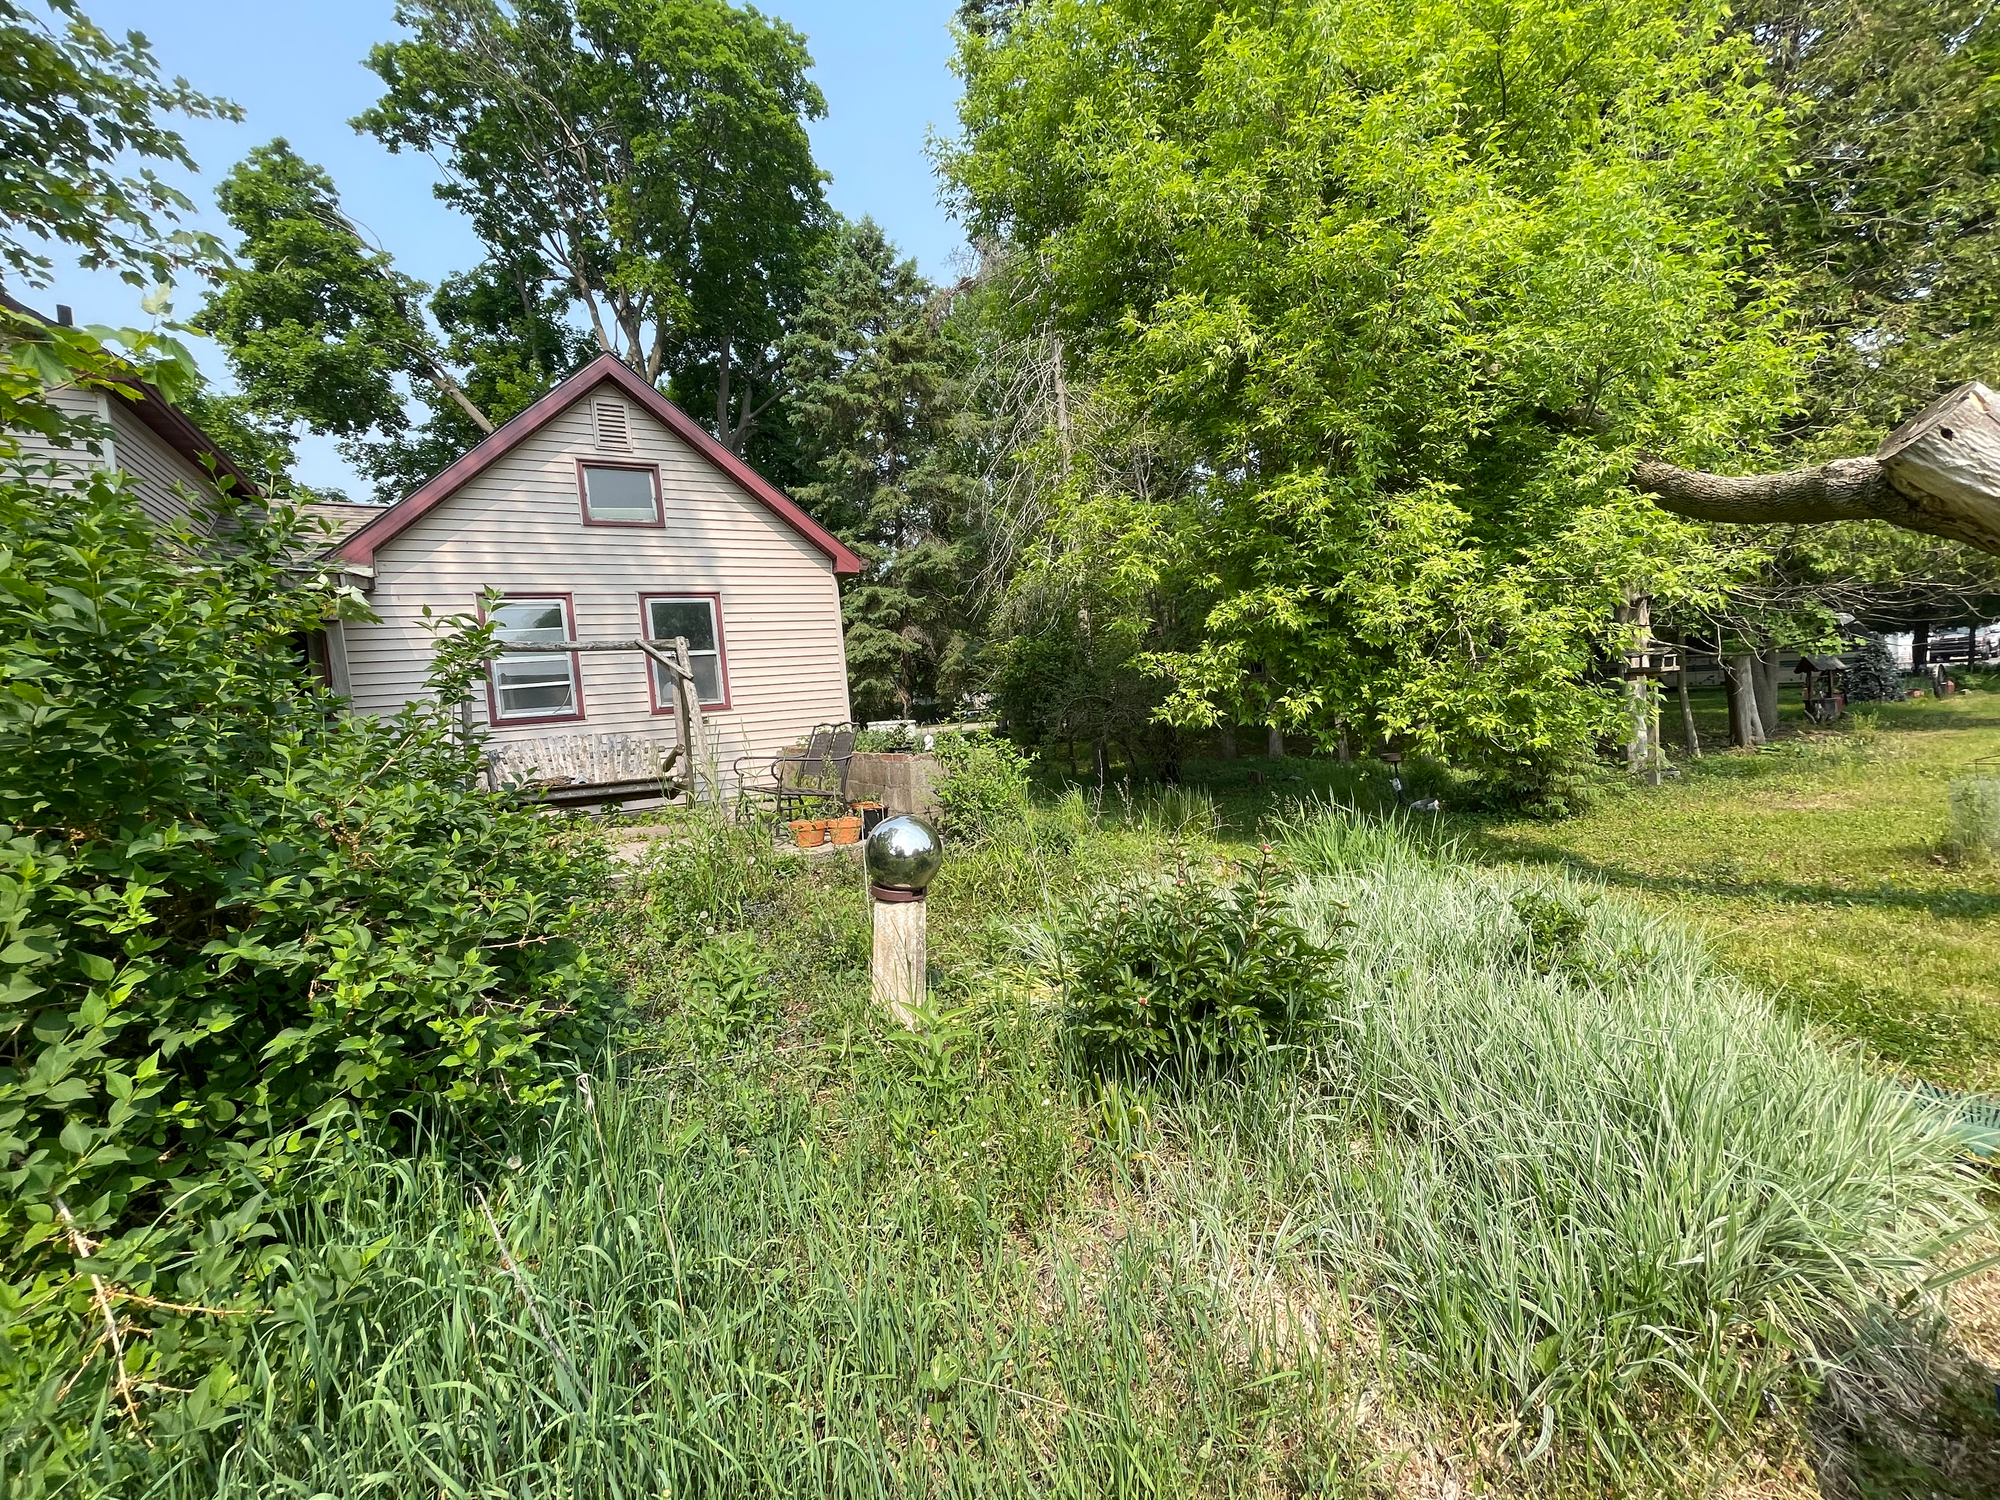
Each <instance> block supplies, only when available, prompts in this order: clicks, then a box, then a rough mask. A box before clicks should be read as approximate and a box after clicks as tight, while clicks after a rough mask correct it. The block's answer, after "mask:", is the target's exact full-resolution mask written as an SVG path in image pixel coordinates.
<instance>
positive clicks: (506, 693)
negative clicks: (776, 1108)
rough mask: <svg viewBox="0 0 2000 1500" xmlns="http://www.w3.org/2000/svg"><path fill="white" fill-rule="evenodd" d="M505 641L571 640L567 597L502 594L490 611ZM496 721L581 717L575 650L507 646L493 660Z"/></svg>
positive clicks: (541, 641)
mask: <svg viewBox="0 0 2000 1500" xmlns="http://www.w3.org/2000/svg"><path fill="white" fill-rule="evenodd" d="M487 618H488V619H489V620H491V621H492V622H493V623H494V625H495V627H496V629H495V631H494V634H495V635H496V636H498V637H499V638H500V639H501V640H502V641H509V642H516V641H521V642H535V643H537V644H543V643H546V644H549V645H554V644H555V643H557V642H559V641H567V640H570V639H572V636H571V635H570V606H569V600H568V598H566V597H564V596H563V595H559V594H558V595H554V596H551V597H548V598H541V599H503V600H501V601H500V602H499V603H498V604H495V605H494V606H493V607H492V611H491V613H489V614H488V615H487ZM492 672H493V678H492V691H493V700H492V701H493V722H494V723H496V724H520V723H527V722H533V721H537V720H548V719H580V718H582V717H583V694H582V692H581V690H580V686H579V684H578V681H577V670H576V653H575V652H573V651H534V652H529V651H518V652H517V651H508V652H503V653H501V654H500V655H499V656H497V657H495V658H494V659H493V668H492Z"/></svg>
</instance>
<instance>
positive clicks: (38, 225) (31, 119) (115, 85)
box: [0, 0, 241, 286]
mask: <svg viewBox="0 0 2000 1500" xmlns="http://www.w3.org/2000/svg"><path fill="white" fill-rule="evenodd" d="M39 11H40V13H39V14H38V13H37V10H33V9H30V8H28V7H27V6H24V5H22V4H19V3H17V0H0V224H4V225H5V226H6V231H5V233H4V234H0V268H4V269H5V271H6V272H7V274H9V275H11V276H14V277H16V278H18V279H20V280H21V281H24V282H26V283H27V284H28V285H30V286H45V285H47V283H48V278H49V274H50V273H51V272H52V271H53V270H54V263H53V262H52V261H50V259H49V258H48V256H47V255H46V254H44V253H43V252H42V251H41V250H40V249H39V248H38V247H36V246H35V244H34V243H33V241H35V240H41V241H53V242H54V243H56V244H60V245H64V246H66V247H68V248H69V249H71V250H73V251H75V252H76V255H77V258H78V262H79V263H80V264H82V265H84V266H86V267H89V268H91V269H94V270H95V269H106V268H110V269H115V270H117V271H118V272H119V273H120V274H121V275H122V276H124V278H125V279H126V280H127V281H130V282H131V283H132V284H133V285H135V286H144V285H147V284H148V283H149V282H162V281H171V280H173V279H174V276H175V274H176V273H177V272H179V271H182V270H184V269H186V268H187V267H188V266H190V265H196V264H201V263H203V262H205V261H206V260H207V259H208V258H209V257H210V256H212V255H213V254H214V253H215V250H216V245H215V242H214V241H213V240H212V239H211V238H210V237H209V236H207V235H204V234H202V233H200V232H199V231H197V230H193V229H189V228H187V227H186V226H185V225H184V224H183V223H182V219H181V216H182V215H183V214H184V213H187V212H189V211H190V210H192V209H193V207H194V205H193V204H192V203H190V202H189V201H188V199H187V197H186V196H185V195H184V194H182V193H181V192H180V191H179V190H178V189H176V188H174V187H173V186H172V185H170V184H169V183H167V182H166V181H165V180H163V179H162V178H161V177H160V176H159V174H158V173H156V172H155V171H153V170H152V168H151V167H149V166H145V165H143V163H146V162H166V163H169V164H171V165H174V166H178V167H185V168H189V169H192V168H193V166H194V162H193V160H192V159H191V158H190V157H189V156H188V152H187V143H186V142H185V141H183V140H182V139H181V137H180V135H179V133H178V132H176V131H174V130H171V129H169V128H168V127H167V126H166V125H165V124H163V123H162V122H161V119H160V117H161V116H162V115H166V114H180V115H185V116H187V117H188V118H189V119H195V120H207V119H226V120H234V119H240V118H241V111H240V110H238V109H237V107H236V106H235V105H233V104H231V103H229V102H228V101H227V100H223V99H216V98H212V97H210V96H209V95H206V94H201V93H197V92H196V91H195V89H194V87H193V86H192V85H191V84H189V83H188V81H187V80H186V79H184V78H176V79H174V80H173V81H172V82H171V83H168V82H163V81H162V80H161V78H160V70H159V64H158V63H157V62H156V61H155V60H154V57H153V52H152V49H151V47H149V46H148V45H147V43H146V39H145V38H144V37H143V36H141V35H139V34H138V33H137V32H128V33H127V34H126V36H125V38H124V40H122V41H118V40H115V39H113V38H112V37H110V36H109V35H107V34H106V33H105V32H103V31H102V30H100V29H99V28H98V27H97V26H95V25H93V24H92V22H91V21H90V19H89V17H87V16H85V15H84V13H83V9H82V7H81V6H79V5H78V4H77V3H76V0H43V4H42V5H41V6H40V7H39ZM128 160H136V161H137V162H138V163H141V164H142V165H140V167H139V170H137V171H136V172H128V171H126V170H125V164H126V162H127V161H128Z"/></svg>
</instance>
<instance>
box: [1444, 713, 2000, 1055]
mask: <svg viewBox="0 0 2000 1500" xmlns="http://www.w3.org/2000/svg"><path fill="white" fill-rule="evenodd" d="M1697 701H1698V703H1699V705H1700V719H1701V722H1700V724H1699V731H1700V733H1701V735H1702V738H1703V742H1704V744H1705V745H1706V746H1709V747H1714V746H1716V745H1718V744H1721V743H1723V740H1724V735H1723V728H1724V725H1723V705H1722V700H1721V696H1720V694H1719V693H1711V694H1704V695H1698V700H1697ZM1668 708H1669V717H1668V739H1669V744H1670V746H1674V747H1677V746H1678V741H1679V735H1678V714H1677V713H1675V712H1674V711H1673V704H1672V700H1671V699H1670V700H1669V703H1668ZM1785 708H1786V713H1785V716H1784V717H1785V732H1784V734H1783V735H1782V736H1781V737H1780V739H1779V741H1778V742H1777V743H1776V744H1774V745H1771V746H1767V747H1765V748H1764V749H1762V750H1759V751H1756V752H1754V753H1752V752H1745V751H1731V750H1727V749H1724V750H1722V751H1721V752H1720V753H1715V752H1714V751H1713V749H1711V753H1709V754H1708V755H1707V756H1705V757H1704V758H1703V759H1702V760H1700V761H1699V762H1691V763H1684V764H1683V767H1682V770H1683V775H1682V777H1681V778H1680V779H1679V780H1678V781H1672V782H1669V783H1668V784H1666V785H1664V786H1662V787H1659V788H1657V789H1655V788H1650V787H1638V786H1634V787H1626V788H1620V789H1618V790H1616V791H1614V792H1613V794H1612V795H1610V796H1608V797H1607V798H1606V799H1605V800H1604V802H1603V803H1602V804H1601V805H1600V806H1599V807H1597V808H1596V809H1595V810H1593V811H1591V812H1589V813H1586V814H1584V815H1583V816H1581V817H1577V818H1573V819H1570V820H1568V821H1565V822H1560V823H1544V822H1532V821H1527V820H1514V819H1508V820H1478V821H1477V822H1476V823H1471V824H1470V826H1471V827H1472V828H1473V829H1476V832H1474V833H1473V835H1472V842H1473V845H1474V847H1476V848H1477V849H1479V850H1480V851H1481V852H1482V853H1484V854H1485V855H1486V856H1487V857H1490V858H1497V859H1505V860H1510V861H1521V862H1525V863H1530V864H1533V863H1543V862H1546V863H1559V864H1561V865H1563V866H1565V867H1566V868H1568V869H1569V870H1571V871H1573V872H1575V873H1578V874H1581V875H1584V876H1586V877H1589V878H1594V879H1596V880H1598V881H1601V882H1602V883H1603V884H1604V885H1605V886H1606V887H1607V888H1609V889H1611V890H1615V891H1619V892H1622V893H1625V894H1627V895H1629V896H1631V897H1634V898H1636V899H1637V900H1639V901H1641V902H1643V903H1644V904H1646V905H1647V906H1650V907H1653V908H1655V909H1657V910H1658V911H1660V912H1661V913H1663V914H1667V915H1671V916H1673V917H1676V918H1679V919H1681V920H1683V921H1686V922H1688V923H1691V924H1693V925H1694V926H1696V927H1697V928H1699V929H1700V930H1701V931H1703V932H1705V933H1706V934H1707V935H1708V936H1709V938H1710V940H1711V941H1712V942H1713V944H1714V946H1715V950H1716V952H1717V953H1718V955H1719V956H1721V958H1722V959H1723V960H1724V961H1725V962H1726V963H1727V964H1728V965H1729V966H1730V967H1732V968H1734V969H1735V970H1737V971H1738V972H1740V973H1741V974H1743V975H1744V976H1745V977H1747V978H1750V979H1752V980H1755V981H1756V982H1758V983H1759V984H1761V985H1763V986H1764V987H1765V988H1766V989H1767V990H1769V991H1770V993H1772V994H1773V995H1774V996H1776V997H1777V998H1778V999H1779V1000H1780V1001H1781V1002H1782V1003H1784V1004H1786V1005H1789V1006H1792V1007H1794V1008H1796V1009H1797V1010H1798V1011H1799V1012H1800V1013H1802V1014H1804V1015H1806V1016H1808V1017H1810V1018H1811V1019H1812V1020H1814V1021H1815V1022H1818V1023H1819V1024H1821V1025H1823V1026H1824V1027H1825V1028H1826V1029H1827V1030H1828V1031H1829V1032H1831V1033H1834V1034H1836V1035H1840V1036H1847V1037H1854V1038H1858V1039H1860V1040H1861V1041H1863V1042H1864V1043H1866V1044H1867V1045H1868V1046H1869V1047H1870V1048H1871V1049H1872V1050H1873V1051H1874V1052H1875V1053H1877V1054H1878V1055H1879V1056H1880V1057H1881V1058H1882V1059H1883V1060H1884V1061H1886V1062H1888V1063H1890V1064H1892V1065H1894V1066H1896V1067H1898V1068H1900V1069H1903V1070H1905V1071H1907V1072H1909V1073H1911V1074H1914V1075H1917V1076H1920V1077H1923V1078H1925V1079H1928V1080H1931V1081H1933V1082H1936V1083H1940V1084H1944V1085H1949V1086H1957V1087H1964V1088H1977V1089H1992V1088H1996V1087H2000V870H1996V868H1995V866H1994V865H1993V864H1991V863H1989V862H1984V861H1976V862H1965V861H1960V860H1957V859H1955V858H1953V857H1951V856H1950V854H1948V853H1947V851H1946V848H1945V834H1946V830H1947V806H1948V803H1947V799H1948V795H1949V791H1950V786H1951V783H1952V781H1953V780H1954V779H1955V778H1957V777H1961V776H1966V775H1969V774H1970V775H1977V774H1990V775H1994V776H2000V692H1987V691H1977V690H1975V691H1971V692H1967V693H1963V694H1959V695H1956V696H1953V697H1949V698H1945V699H1942V700H1936V699H1928V698H1927V699H1921V700H1916V701H1913V702H1910V703H1906V704H1894V705H1882V706H1879V707H1876V706H1871V707H1869V708H1865V709H1861V710H1859V711H1857V712H1856V713H1855V714H1854V715H1853V716H1851V718H1850V719H1849V720H1847V721H1846V722H1844V723H1843V724H1842V725H1841V726H1839V727H1837V728H1834V729H1831V730H1820V729H1814V728H1808V727H1806V726H1805V725H1804V721H1803V718H1802V716H1801V715H1800V713H1799V709H1798V702H1797V697H1796V694H1794V695H1792V696H1791V697H1790V699H1789V700H1788V701H1787V703H1786V705H1785ZM1676 759H1681V757H1680V756H1679V755H1678V754H1676ZM1447 821H1448V822H1450V823H1452V824H1460V825H1461V826H1464V825H1465V824H1467V823H1469V822H1470V820H1460V819H1448V820H1447Z"/></svg>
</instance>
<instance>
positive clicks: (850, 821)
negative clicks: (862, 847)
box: [826, 813, 861, 844]
mask: <svg viewBox="0 0 2000 1500" xmlns="http://www.w3.org/2000/svg"><path fill="white" fill-rule="evenodd" d="M826 827H827V832H828V833H829V834H830V835H831V836H832V838H833V841H834V842H835V843H836V844H858V843H860V842H861V814H860V813H849V814H848V815H847V816H846V817H842V818H829V819H827V823H826Z"/></svg>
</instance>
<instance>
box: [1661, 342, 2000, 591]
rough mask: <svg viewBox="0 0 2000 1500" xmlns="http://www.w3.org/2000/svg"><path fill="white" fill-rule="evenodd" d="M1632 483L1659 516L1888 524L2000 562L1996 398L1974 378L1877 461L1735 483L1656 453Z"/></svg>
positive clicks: (1885, 446) (1898, 434) (1902, 430)
mask: <svg viewBox="0 0 2000 1500" xmlns="http://www.w3.org/2000/svg"><path fill="white" fill-rule="evenodd" d="M1632 486H1633V488H1635V489H1638V490H1641V491H1643V492H1644V493H1646V494H1648V495H1651V496H1652V497H1653V498H1654V500H1655V501H1657V502H1658V504H1659V505H1660V507H1661V508H1662V509H1663V510H1668V511H1671V512H1673V513H1674V514H1675V515H1677V516H1687V517H1689V518H1690V519H1692V520H1697V521H1727V522H1732V523H1735V524H1738V525H1751V526H1757V525H1771V524H1776V523H1782V522H1830V521H1887V522H1888V523H1889V524H1890V525H1892V526H1900V527H1903V528H1904V529H1905V530H1908V531H1921V532H1925V533H1927V534H1929V535H1931V536H1941V537H1949V538H1950V539H1951V540H1953V541H1958V542H1964V543H1966V544H1967V545H1968V546H1971V547H1976V548H1978V549H1979V550H1980V551H1981V552H1989V553H1993V554H1995V555H2000V396H1995V395H1994V393H1993V392H1992V391H1990V390H1988V389H1987V388H1986V387H1985V386H1984V385H1981V384H1980V383H1979V382H1978V381H1976V380H1975V381H1971V382H1968V383H1967V384H1965V385H1962V386H1959V387H1958V388H1957V389H1956V390H1954V391H1950V392H1948V393H1947V394H1945V395H1943V396H1940V397H1939V398H1938V399H1937V400H1935V401H1933V402H1932V403H1931V404H1930V405H1929V406H1926V407H1925V408H1924V409H1923V410H1922V411H1920V412H1918V413H1917V414H1916V416H1914V417H1912V418H1911V419H1910V420H1909V421H1907V422H1905V423H1904V424H1903V425H1902V426H1901V427H1898V428H1897V429H1896V430H1895V431H1894V432H1892V433H1890V434H1889V436H1888V437H1886V438H1884V439H1883V440H1882V444H1881V446H1880V447H1878V448H1877V449H1876V450H1875V456H1874V457H1873V458H1837V459H1834V460H1833V461H1832V462H1831V463H1827V464H1822V465H1820V467H1818V468H1816V469H1794V470H1792V471H1791V472H1790V473H1785V474H1751V475H1743V476H1729V475H1722V474H1705V473H1702V472H1701V471H1699V470H1696V469H1683V468H1681V467H1679V466H1678V465H1676V464H1670V463H1667V462H1666V461H1664V460H1663V459H1658V458H1654V457H1652V456H1651V455H1647V456H1644V457H1642V458H1640V460H1639V461H1638V462H1637V463H1636V464H1634V465H1633V468H1632Z"/></svg>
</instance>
